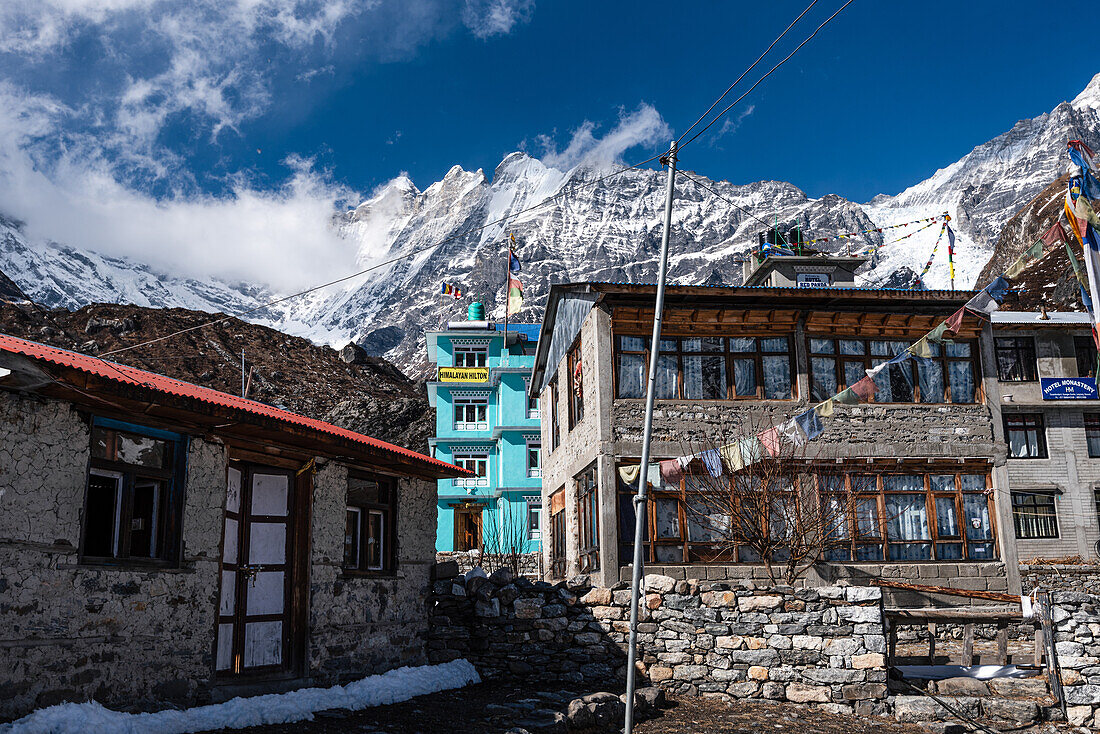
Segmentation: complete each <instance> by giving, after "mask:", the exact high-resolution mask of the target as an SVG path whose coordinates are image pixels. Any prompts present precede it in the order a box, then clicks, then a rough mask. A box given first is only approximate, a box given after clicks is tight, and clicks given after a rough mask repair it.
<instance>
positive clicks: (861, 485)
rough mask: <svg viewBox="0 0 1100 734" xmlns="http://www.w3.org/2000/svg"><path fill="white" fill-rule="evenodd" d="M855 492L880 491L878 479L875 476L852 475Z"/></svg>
mask: <svg viewBox="0 0 1100 734" xmlns="http://www.w3.org/2000/svg"><path fill="white" fill-rule="evenodd" d="M850 481H851V482H852V491H853V492H874V491H875V490H877V489H878V481H877V477H876V476H875V475H874V474H852V475H851V480H850Z"/></svg>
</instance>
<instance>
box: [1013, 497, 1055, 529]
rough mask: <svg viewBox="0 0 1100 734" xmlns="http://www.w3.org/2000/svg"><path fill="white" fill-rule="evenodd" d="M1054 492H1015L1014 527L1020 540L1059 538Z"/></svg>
mask: <svg viewBox="0 0 1100 734" xmlns="http://www.w3.org/2000/svg"><path fill="white" fill-rule="evenodd" d="M1056 500H1057V498H1056V497H1055V494H1054V492H1013V493H1012V525H1013V527H1014V528H1015V530H1016V537H1017V538H1019V539H1020V540H1031V539H1039V538H1057V537H1058V507H1057V502H1056Z"/></svg>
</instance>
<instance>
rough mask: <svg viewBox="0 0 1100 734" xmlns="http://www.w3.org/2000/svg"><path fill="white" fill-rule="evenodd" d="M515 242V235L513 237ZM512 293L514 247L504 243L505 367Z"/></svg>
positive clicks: (506, 363) (505, 363)
mask: <svg viewBox="0 0 1100 734" xmlns="http://www.w3.org/2000/svg"><path fill="white" fill-rule="evenodd" d="M512 241H515V235H512ZM511 291H512V246H511V245H510V244H508V242H507V241H505V243H504V365H505V366H507V365H508V297H509V294H510V293H511Z"/></svg>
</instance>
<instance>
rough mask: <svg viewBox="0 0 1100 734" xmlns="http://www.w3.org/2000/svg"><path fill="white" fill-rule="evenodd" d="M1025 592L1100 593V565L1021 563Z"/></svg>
mask: <svg viewBox="0 0 1100 734" xmlns="http://www.w3.org/2000/svg"><path fill="white" fill-rule="evenodd" d="M1020 584H1021V585H1022V586H1023V590H1024V593H1025V594H1026V593H1029V592H1030V591H1032V590H1033V589H1037V588H1040V589H1048V590H1050V591H1076V592H1079V593H1083V594H1100V565H1096V564H1085V565H1073V566H1069V565H1043V566H1027V565H1023V564H1021V565H1020Z"/></svg>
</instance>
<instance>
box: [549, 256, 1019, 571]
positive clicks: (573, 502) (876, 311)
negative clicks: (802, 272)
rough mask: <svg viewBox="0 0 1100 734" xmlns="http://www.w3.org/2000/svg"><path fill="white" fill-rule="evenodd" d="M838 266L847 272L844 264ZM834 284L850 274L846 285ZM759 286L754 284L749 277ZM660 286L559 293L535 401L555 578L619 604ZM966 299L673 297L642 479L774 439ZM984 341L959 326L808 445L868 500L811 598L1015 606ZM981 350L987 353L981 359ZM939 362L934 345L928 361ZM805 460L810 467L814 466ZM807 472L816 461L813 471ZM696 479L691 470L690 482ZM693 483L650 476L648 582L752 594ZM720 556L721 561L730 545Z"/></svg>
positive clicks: (921, 295)
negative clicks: (915, 598) (663, 467)
mask: <svg viewBox="0 0 1100 734" xmlns="http://www.w3.org/2000/svg"><path fill="white" fill-rule="evenodd" d="M836 259H838V260H840V259H842V258H836ZM842 269H843V268H842ZM760 277H762V276H760ZM654 295H655V286H653V285H642V284H615V283H574V284H564V285H557V286H554V288H553V289H552V290H551V292H550V296H549V300H548V304H547V308H546V316H545V320H544V323H543V331H542V334H543V336H542V339H541V340H540V342H539V350H538V353H537V355H536V359H535V367H534V370H533V373H532V390H533V391H535V393H536V394H538V395H539V396H540V398H541V404H542V406H543V413H542V414H543V422H542V431H543V436H542V445H543V448H544V451H545V452H546V457H545V459H544V467H543V498H544V506H545V507H547V508H548V510H547V518H546V520H547V528H546V530H545V533H546V535H547V538H548V542H547V543H545V544H544V553H545V556H546V558H545V560H546V563H547V568H549V569H551V570H552V572H553V575H554V576H555V577H559V578H560V577H568V576H570V575H572V574H575V573H587V574H589V575H590V577H592V578H593V582H594V583H597V584H599V585H604V586H610V585H613V584H614V583H616V582H618V581H619V580H620V579H623V580H625V579H628V578H629V575H630V568H629V566H630V563H631V555H632V553H633V549H632V548H633V528H634V517H633V508H632V490H631V488H630V486H629V485H627V484H626V483H625V482H623V481H622V479H621V478H620V472H619V469H621V468H622V467H624V466H627V467H629V466H630V464H631V463H633V464H634V465H637V463H638V460H639V455H640V453H641V440H642V424H643V413H644V408H645V400H644V396H645V384H646V370H647V368H648V357H649V348H650V345H649V341H650V339H649V337H650V334H651V329H652V323H653V303H654ZM971 295H972V294H971V293H969V292H946V291H902V290H868V289H858V288H833V287H828V288H822V287H814V288H777V287H745V286H738V287H704V286H671V287H669V288H668V289H667V291H666V303H665V310H664V317H663V324H664V327H663V332H662V344H661V345H660V349H661V354H660V362H659V364H658V369H659V370H660V372H659V375H658V385H657V387H658V399H657V401H656V408H655V412H654V425H653V447H652V459H653V461H659V460H667V459H672V458H675V457H679V456H682V455H685V454H693V453H697V452H698V451H699V450H700V449H704V448H710V447H714V446H716V445H718V444H720V443H725V442H727V441H728V440H729V436H730V435H731V433H732V434H736V433H737V432H738V431H739V430H743V429H745V428H753V427H763V428H767V427H768V426H773V425H778V424H779V423H782V422H783V421H785V420H787V419H789V418H791V417H793V416H795V415H797V414H799V413H801V412H803V411H805V410H806V409H807V407H808V406H812V405H813V404H815V403H817V402H819V401H821V400H823V399H824V398H826V397H828V396H830V395H832V394H834V393H836V392H837V391H838V390H839V389H842V388H844V387H845V386H850V385H851V384H853V383H854V381H855V380H857V379H859V378H862V377H863V376H864V375H865V373H866V370H867V369H870V368H871V367H873V366H875V365H878V364H880V363H882V362H885V361H887V360H889V359H890V357H891V356H893V355H895V354H898V353H899V352H900V351H901V350H903V349H904V348H905V347H907V346H908V345H909V344H911V343H912V342H913V341H915V340H917V339H918V338H920V337H921V336H923V335H924V334H925V333H927V332H928V331H929V330H930V329H931V328H932V327H933V326H934V325H936V324H938V323H940V322H941V321H943V320H944V319H945V318H946V317H948V316H950V315H951V314H953V313H955V312H956V311H958V310H959V308H960V307H961V306H962V305H963V304H964V303H965V302H966V301H967V299H968V298H969V297H970V296H971ZM989 331H990V326H989V324H988V322H983V321H982V320H980V319H978V318H977V317H975V316H973V315H969V314H967V315H966V317H965V318H964V320H963V322H962V325H961V328H960V330H959V333H958V335H957V338H956V339H955V341H954V343H953V344H950V345H946V346H945V347H944V348H943V349H942V351H941V350H940V348H939V347H938V346H937V347H936V349H935V355H934V358H933V359H931V360H929V362H928V364H922V365H918V364H916V363H914V362H912V361H910V362H907V363H902V364H901V365H899V366H892V367H890V368H887V369H886V370H885V371H884V372H882V373H881V374H880V375H879V377H876V379H875V383H876V386H877V392H876V395H875V398H874V402H870V403H862V404H859V405H851V406H847V405H837V406H836V413H835V415H834V417H833V418H832V419H831V420H829V421H827V422H826V424H825V425H826V431H825V434H824V435H823V436H821V437H820V438H818V439H817V440H816V441H813V442H811V443H810V444H809V445H808V446H807V451H808V452H820V453H819V458H821V459H823V460H827V463H824V464H823V465H820V466H817V467H816V471H817V472H818V474H817V476H816V479H815V481H816V482H818V483H821V482H825V481H828V482H830V483H837V484H831V485H830V486H837V487H839V486H842V487H843V489H844V491H850V492H852V493H853V494H857V493H858V494H859V496H860V502H859V504H858V506H857V508H856V509H855V510H854V511H853V513H852V515H851V516H849V518H848V523H849V527H848V528H847V535H846V536H845V538H846V540H845V541H844V543H843V544H839V545H838V546H837V547H835V548H832V549H831V550H830V552H829V554H828V558H826V559H823V560H822V561H821V562H820V563H818V564H816V565H815V567H814V568H812V569H811V570H810V571H809V572H808V574H807V576H806V583H808V584H810V585H822V584H828V583H832V582H834V581H835V580H837V579H843V578H846V577H847V578H853V579H858V578H861V577H878V576H885V577H893V578H900V579H906V580H913V581H919V582H922V583H927V584H940V585H951V586H954V587H956V588H962V589H973V590H1006V589H1018V588H1019V577H1018V569H1017V559H1016V551H1015V547H1014V545H1013V543H1012V535H1011V532H1006V529H1008V528H1011V515H1010V513H1009V510H1010V508H1009V503H1008V502H1007V498H1006V497H1005V496H1004V495H1003V493H1001V491H1000V490H1001V489H1002V488H1005V487H1007V478H1006V473H1005V467H1004V464H1005V447H1004V445H1003V443H1002V442H1001V441H1000V440H999V434H998V433H997V432H996V431H995V422H996V421H995V419H994V415H993V411H992V410H991V408H990V407H989V406H988V405H986V395H987V394H989V393H990V392H991V391H995V390H996V389H997V387H996V384H995V383H996V370H995V362H994V358H993V355H992V351H991V344H992V340H991V339H983V335H984V336H988V333H989ZM987 345H988V348H987ZM933 346H936V345H933ZM808 456H810V455H809V454H808ZM810 458H811V459H812V458H813V457H812V456H810ZM696 465H698V462H695V463H694V464H693V467H694V466H696ZM698 471H699V470H698V469H695V468H693V469H691V470H689V471H688V473H687V474H685V476H684V477H683V478H681V479H680V480H678V482H676V483H673V484H666V483H665V482H664V480H662V479H661V477H660V476H658V475H657V474H656V472H651V473H650V474H651V476H650V478H649V482H650V489H651V494H650V498H651V500H653V501H651V502H649V503H648V504H647V512H648V514H649V517H648V518H647V524H646V527H647V535H646V539H645V548H644V553H645V557H646V563H647V568H649V569H652V570H650V571H647V572H652V573H660V574H665V575H668V576H672V577H674V578H697V579H699V578H706V579H737V578H753V577H756V578H760V577H762V576H763V569H762V568H761V567H760V564H759V559H755V558H753V557H752V554H751V553H749V552H747V551H748V549H747V548H743V547H734V548H732V549H730V548H729V547H725V548H723V549H722V552H721V553H716V552H714V548H715V543H714V542H713V541H714V538H713V536H708V534H707V533H708V531H707V530H706V528H704V527H702V525H701V523H700V522H699V521H698V519H697V518H698V517H699V513H700V512H701V511H702V510H701V509H700V508H699V507H698V505H697V502H696V497H697V495H696V494H695V493H694V492H693V486H694V485H693V481H694V477H693V473H698ZM727 545H728V544H727Z"/></svg>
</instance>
